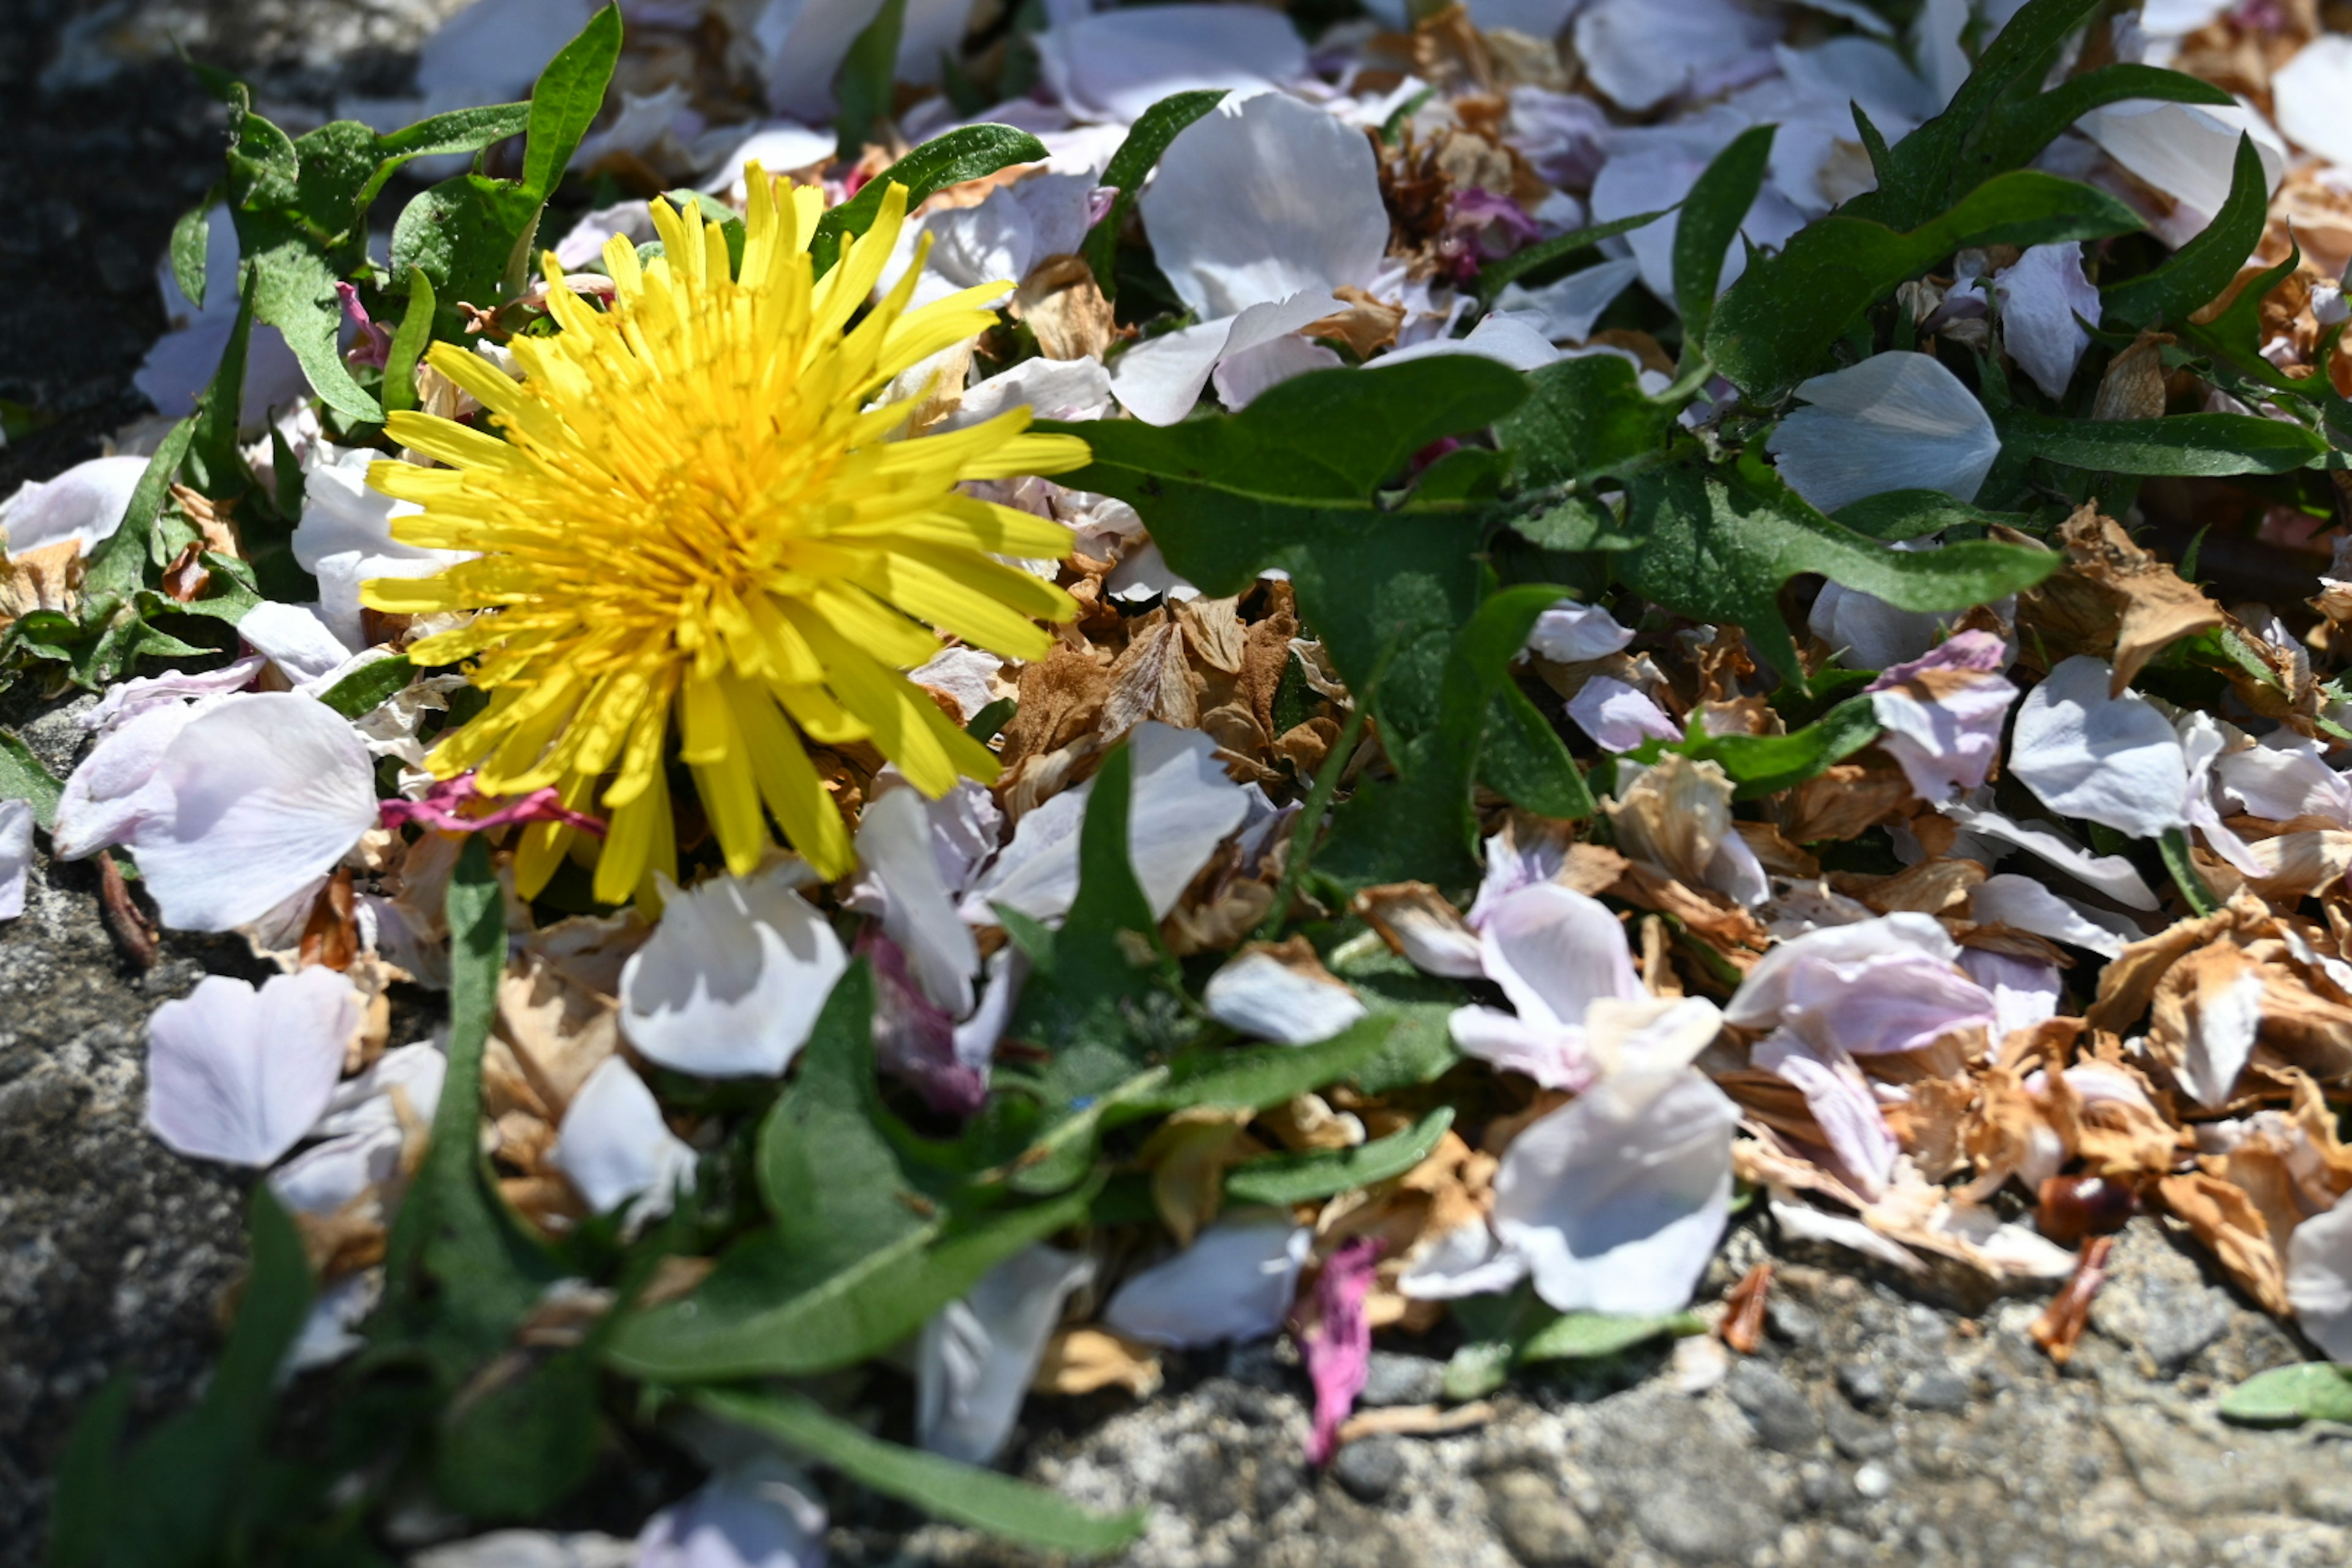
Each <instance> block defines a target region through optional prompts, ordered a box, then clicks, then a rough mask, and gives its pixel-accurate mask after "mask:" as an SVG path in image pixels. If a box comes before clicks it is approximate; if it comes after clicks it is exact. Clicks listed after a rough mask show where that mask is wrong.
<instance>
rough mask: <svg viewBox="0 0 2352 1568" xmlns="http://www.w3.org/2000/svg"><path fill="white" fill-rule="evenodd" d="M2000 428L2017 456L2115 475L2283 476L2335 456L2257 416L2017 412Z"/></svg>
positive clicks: (2299, 431)
mask: <svg viewBox="0 0 2352 1568" xmlns="http://www.w3.org/2000/svg"><path fill="white" fill-rule="evenodd" d="M1997 423H1998V425H1999V426H2000V441H2001V446H2002V447H2003V449H2004V450H2005V451H2006V452H2008V453H2009V454H2011V455H2025V456H2031V457H2036V458H2047V459H2048V460H2049V461H2051V462H2053V463H2061V464H2063V465H2065V466H2066V467H2068V468H2088V469H2091V470H2094V471H2097V472H2105V473H2113V474H2152V475H2153V474H2161V475H2177V476H2180V477H2184V478H2199V479H2218V478H2221V477H2224V476H2227V475H2231V474H2283V473H2285V472H2287V471H2288V470H2290V469H2294V468H2305V467H2307V466H2309V465H2310V464H2311V463H2313V462H2315V461H2316V460H2317V459H2319V458H2324V457H2326V455H2327V443H2326V440H2325V439H2324V438H2323V437H2320V436H2319V435H2317V434H2316V433H2315V432H2313V431H2310V430H2306V429H2305V428H2304V427H2303V426H2300V425H2289V424H2287V423H2286V422H2284V420H2279V419H2264V418H2262V417H2260V416H2256V415H2252V414H2175V415H2172V416H2168V417H2165V418H2160V419H2061V418H2057V417H2054V416H2049V415H2042V414H2032V413H2029V412H2027V411H2025V410H2023V409H2011V410H2010V411H2009V412H2008V413H2007V414H2006V415H2004V416H2002V417H2001V418H2000V419H1999V420H1998V421H1997Z"/></svg>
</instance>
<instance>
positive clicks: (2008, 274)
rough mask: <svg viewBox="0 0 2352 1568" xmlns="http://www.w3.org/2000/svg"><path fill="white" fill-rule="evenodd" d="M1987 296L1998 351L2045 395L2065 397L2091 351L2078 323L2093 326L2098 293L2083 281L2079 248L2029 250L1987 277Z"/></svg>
mask: <svg viewBox="0 0 2352 1568" xmlns="http://www.w3.org/2000/svg"><path fill="white" fill-rule="evenodd" d="M1992 291H1993V297H1994V298H1995V299H1997V300H2000V332H2001V346H2002V347H2003V348H2005V349H2007V350H2008V351H2009V353H2010V357H2011V358H2012V359H2014V360H2015V361H2017V364H2018V368H2019V369H2020V370H2022V371H2023V372H2025V374H2027V375H2029V376H2031V377H2032V380H2033V384H2034V385H2036V386H2038V387H2040V388H2041V389H2042V392H2043V393H2044V394H2045V395H2048V396H2050V397H2053V398H2059V397H2063V396H2065V395H2066V388H2067V386H2068V384H2071V383H2072V382H2073V381H2074V366H2075V365H2076V364H2077V363H2080V362H2081V360H2082V358H2083V351H2084V349H2086V348H2088V347H2090V346H2091V334H2090V333H2089V332H2087V331H2084V328H2083V324H2082V323H2083V322H2084V321H2089V322H2092V323H2093V324H2096V323H2097V321H2098V320H2099V290H2098V288H2097V286H2096V285H2095V284H2094V283H2092V281H2091V280H2090V279H2088V278H2085V277H2084V275H2083V247H2081V246H2080V245H2077V244H2074V242H2072V241H2069V242H2067V243H2065V244H2063V245H2037V246H2033V247H2031V248H2029V249H2028V250H2027V251H2026V252H2025V254H2024V255H2023V256H2021V257H2020V258H2018V259H2017V260H2016V261H2015V262H2013V263H2011V265H2010V266H2008V267H2004V268H2001V269H2000V271H1998V272H1996V273H1994V274H1993V277H1992ZM2077 317H2079V318H2081V320H2080V321H2078V320H2076V318H2077Z"/></svg>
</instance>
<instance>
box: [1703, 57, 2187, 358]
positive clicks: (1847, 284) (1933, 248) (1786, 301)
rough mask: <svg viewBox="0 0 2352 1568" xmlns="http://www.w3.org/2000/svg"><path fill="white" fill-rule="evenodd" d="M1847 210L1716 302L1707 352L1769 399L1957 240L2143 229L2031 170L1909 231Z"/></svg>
mask: <svg viewBox="0 0 2352 1568" xmlns="http://www.w3.org/2000/svg"><path fill="white" fill-rule="evenodd" d="M2013 25H2014V24H2012V26H2013ZM2005 36H2006V35H2004V37H2005ZM1914 134H1915V135H1916V134H1920V133H1918V132H1915V133H1914ZM1907 144H1908V143H1907V142H1906V145H1907ZM1851 212H1852V209H1851V207H1849V208H1847V209H1844V210H1841V211H1839V212H1836V213H1832V215H1830V216H1828V217H1825V218H1822V219H1820V220H1818V221H1816V222H1813V223H1811V224H1808V225H1806V226H1804V227H1803V228H1801V229H1800V230H1798V231H1797V233H1796V234H1795V235H1794V236H1793V237H1790V241H1789V243H1788V245H1787V247H1785V248H1783V249H1782V250H1781V251H1780V253H1779V254H1778V255H1774V256H1759V257H1758V258H1756V259H1755V260H1754V261H1752V262H1751V263H1750V264H1749V266H1748V269H1747V270H1746V271H1745V272H1743V273H1741V274H1740V277H1739V280H1738V282H1736V283H1734V284H1733V285H1732V286H1731V287H1730V289H1727V290H1726V291H1725V293H1724V296H1723V298H1722V299H1721V300H1717V302H1716V308H1715V320H1714V322H1713V324H1712V325H1711V326H1710V328H1709V329H1708V332H1707V343H1706V347H1707V353H1708V355H1709V357H1711V358H1712V359H1713V360H1714V361H1715V363H1716V366H1717V369H1719V370H1720V371H1722V373H1723V374H1724V375H1726V376H1727V377H1728V378H1729V379H1730V380H1731V381H1732V382H1733V384H1736V385H1738V386H1739V387H1740V388H1741V389H1742V390H1744V391H1746V392H1747V393H1748V395H1750V396H1752V397H1757V398H1762V399H1771V398H1777V397H1778V396H1779V395H1780V394H1782V393H1783V392H1785V391H1786V390H1787V389H1788V388H1790V387H1791V386H1793V385H1795V384H1797V383H1798V382H1800V381H1801V380H1803V379H1804V378H1805V377H1806V376H1808V375H1810V374H1812V373H1813V372H1814V371H1816V370H1818V369H1819V368H1820V367H1821V366H1822V363H1824V362H1825V361H1826V360H1827V359H1828V357H1829V355H1830V353H1831V352H1832V348H1833V346H1834V345H1835V344H1836V343H1837V342H1839V341H1840V340H1842V339H1843V337H1844V336H1845V334H1846V332H1847V331H1848V330H1849V329H1851V328H1852V327H1853V325H1854V323H1855V322H1857V321H1860V320H1861V319H1862V316H1863V312H1864V311H1865V310H1869V308H1870V307H1871V306H1872V305H1873V304H1874V303H1876V302H1877V301H1878V300H1881V299H1883V298H1885V296H1886V295H1887V294H1888V293H1889V292H1891V291H1892V290H1893V289H1895V285H1897V284H1899V283H1901V282H1902V281H1903V280H1904V279H1907V278H1911V277H1914V276H1916V275H1917V274H1919V273H1921V272H1924V271H1926V270H1927V268H1930V267H1932V266H1934V265H1935V264H1936V263H1937V262H1939V261H1941V260H1943V259H1944V258H1947V257H1948V256H1950V255H1951V254H1952V253H1953V252H1954V251H1957V250H1958V249H1960V248H1961V247H1965V246H1988V245H2015V246H2020V247H2025V246H2034V245H2051V244H2056V243H2058V242H2060V241H2063V240H2080V239H2104V238H2107V237H2110V236H2113V235H2118V234H2127V233H2129V232H2131V231H2132V230H2134V229H2136V228H2138V227H2139V226H2140V220H2139V218H2138V217H2137V215H2135V214H2134V213H2133V212H2132V210H2131V209H2130V208H2129V207H2127V206H2126V205H2124V204H2123V203H2122V202H2120V201H2118V200H2116V198H2115V197H2114V196H2111V195H2107V194H2106V193H2105V192H2104V191H2096V190H2094V189H2092V188H2091V187H2090V186H2088V185H2084V184H2076V183H2074V181H2071V180H2062V179H2059V178H2058V177H2057V176H2056V175H2054V174H2042V173H2039V172H2037V171H2034V170H2030V169H2021V170H2018V171H2016V172H2014V173H2011V174H2000V175H1997V176H1996V177H1994V178H1992V179H1990V180H1988V181H1986V182H1985V183H1984V184H1981V185H1979V186H1978V187H1977V188H1976V189H1975V190H1973V191H1971V192H1969V195H1967V196H1965V197H1963V198H1962V199H1961V200H1960V202H1959V203H1958V205H1956V206H1954V207H1953V208H1952V209H1951V210H1950V211H1949V212H1947V213H1945V214H1944V215H1943V216H1940V217H1937V218H1935V219H1933V220H1931V221H1929V222H1927V223H1925V224H1923V225H1921V226H1918V227H1916V228H1914V229H1911V230H1908V231H1898V230H1895V229H1893V228H1889V227H1886V226H1883V225H1881V224H1877V223H1873V222H1870V221H1868V220H1867V219H1864V218H1861V217H1855V216H1851Z"/></svg>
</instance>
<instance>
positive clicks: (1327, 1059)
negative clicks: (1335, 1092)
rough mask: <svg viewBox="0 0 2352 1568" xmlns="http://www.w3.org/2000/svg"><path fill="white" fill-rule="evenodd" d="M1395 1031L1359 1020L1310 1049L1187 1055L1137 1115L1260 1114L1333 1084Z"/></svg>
mask: <svg viewBox="0 0 2352 1568" xmlns="http://www.w3.org/2000/svg"><path fill="white" fill-rule="evenodd" d="M1395 1026H1396V1021H1395V1020H1394V1019H1392V1018H1383V1017H1378V1016H1374V1017H1369V1018H1360V1019H1359V1020H1357V1021H1356V1022H1355V1023H1353V1024H1351V1025H1349V1026H1348V1027H1347V1028H1345V1029H1343V1030H1341V1031H1340V1032H1339V1034H1336V1035H1334V1036H1332V1037H1330V1038H1329V1039H1328V1040H1318V1041H1317V1042H1316V1043H1315V1044H1313V1045H1311V1046H1238V1047H1232V1046H1229V1047H1211V1048H1208V1049H1205V1050H1200V1051H1194V1052H1191V1053H1189V1054H1187V1055H1185V1056H1182V1057H1180V1058H1177V1059H1176V1060H1175V1061H1174V1062H1172V1063H1171V1064H1170V1066H1169V1074H1168V1079H1167V1081H1166V1083H1165V1084H1164V1085H1163V1086H1162V1087H1160V1088H1159V1089H1155V1090H1153V1091H1152V1092H1151V1093H1150V1094H1149V1095H1147V1096H1144V1097H1142V1098H1141V1099H1140V1100H1139V1102H1138V1109H1139V1110H1141V1111H1145V1112H1149V1113H1151V1114H1160V1115H1164V1114H1167V1113H1170V1112H1173V1111H1178V1110H1193V1109H1195V1108H1198V1107H1202V1106H1223V1107H1226V1108H1229V1109H1233V1110H1270V1109H1272V1108H1273V1107H1275V1106H1277V1105H1281V1104H1284V1103H1286V1102H1287V1101H1289V1100H1295V1099H1297V1097H1298V1096H1300V1095H1302V1094H1306V1093H1308V1092H1310V1091H1311V1090H1314V1089H1321V1088H1323V1087H1325V1086H1326V1085H1328V1084H1333V1083H1338V1082H1339V1081H1340V1080H1342V1079H1346V1078H1348V1077H1349V1075H1350V1074H1352V1073H1353V1072H1354V1071H1355V1070H1356V1068H1358V1067H1360V1066H1361V1065H1362V1064H1363V1063H1364V1062H1366V1061H1369V1060H1370V1058H1372V1057H1374V1056H1375V1055H1377V1054H1378V1053H1379V1051H1380V1048H1381V1047H1382V1046H1383V1045H1385V1044H1387V1043H1388V1037H1389V1034H1390V1031H1391V1030H1392V1029H1393V1028H1394V1027H1395Z"/></svg>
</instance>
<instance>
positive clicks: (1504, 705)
mask: <svg viewBox="0 0 2352 1568" xmlns="http://www.w3.org/2000/svg"><path fill="white" fill-rule="evenodd" d="M1478 780H1479V782H1480V783H1481V784H1485V785H1486V787H1487V788H1488V789H1491V790H1493V791H1494V792H1495V793H1496V795H1501V796H1502V797H1503V798H1504V799H1505V800H1507V801H1509V802H1510V803H1511V804H1512V805H1516V806H1517V807H1518V808H1519V809H1520V810H1522V811H1532V812H1534V813H1535V814H1536V815H1537V816H1550V817H1558V818H1560V819H1561V820H1564V821H1565V820H1574V819H1577V818H1581V817H1587V816H1592V815H1593V814H1594V813H1595V812H1597V811H1599V810H1600V809H1601V808H1600V805H1598V804H1597V803H1596V802H1595V801H1594V800H1593V798H1592V792H1591V789H1589V788H1587V787H1586V785H1585V783H1584V774H1583V773H1581V772H1580V771H1579V770H1578V768H1577V765H1576V759H1575V758H1573V757H1571V756H1570V755H1569V753H1568V746H1567V744H1566V742H1563V741H1561V739H1560V738H1559V731H1557V730H1555V729H1553V728H1552V725H1551V721H1550V720H1549V719H1547V718H1545V717H1544V716H1543V711H1542V710H1540V709H1538V707H1537V706H1536V705H1535V703H1534V702H1533V701H1532V700H1530V699H1529V698H1528V694H1527V693H1526V692H1524V691H1522V690H1520V689H1519V687H1518V683H1517V682H1516V681H1513V680H1505V681H1504V682H1503V685H1502V689H1501V690H1500V691H1499V692H1497V693H1496V697H1495V702H1494V707H1493V708H1492V710H1490V711H1489V712H1488V714H1487V716H1486V739H1485V741H1484V742H1483V743H1482V744H1481V746H1480V749H1479V752H1478Z"/></svg>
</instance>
